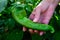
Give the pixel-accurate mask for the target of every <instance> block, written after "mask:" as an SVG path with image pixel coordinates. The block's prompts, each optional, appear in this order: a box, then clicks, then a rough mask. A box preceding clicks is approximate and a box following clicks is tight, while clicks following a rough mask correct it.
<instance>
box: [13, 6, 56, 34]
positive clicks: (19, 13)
mask: <svg viewBox="0 0 60 40" xmlns="http://www.w3.org/2000/svg"><path fill="white" fill-rule="evenodd" d="M12 16H13V18H14V19H15V20H16V21H17V22H18V23H19V24H22V25H24V26H25V27H27V28H31V29H35V30H42V31H50V32H51V33H54V31H55V30H54V28H53V27H52V26H49V25H47V24H39V23H34V22H33V21H31V20H29V19H28V18H27V17H26V11H25V10H24V9H22V10H18V8H16V7H13V8H12Z"/></svg>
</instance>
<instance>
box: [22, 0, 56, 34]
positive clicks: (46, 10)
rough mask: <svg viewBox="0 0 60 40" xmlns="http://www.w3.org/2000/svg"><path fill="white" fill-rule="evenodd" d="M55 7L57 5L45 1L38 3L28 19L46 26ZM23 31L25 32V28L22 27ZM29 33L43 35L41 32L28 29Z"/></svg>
mask: <svg viewBox="0 0 60 40" xmlns="http://www.w3.org/2000/svg"><path fill="white" fill-rule="evenodd" d="M56 6H57V3H48V2H46V1H42V2H41V3H39V5H38V6H37V7H36V8H35V9H34V10H33V12H32V13H31V15H30V17H29V18H30V19H31V20H32V21H33V22H38V23H43V24H48V23H49V21H50V19H51V17H52V15H53V13H54V10H55V8H56ZM23 31H27V28H25V27H23ZM29 32H30V33H34V32H35V33H38V34H40V35H43V34H44V33H45V32H43V31H38V30H32V29H29Z"/></svg>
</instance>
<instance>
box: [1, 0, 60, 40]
mask: <svg viewBox="0 0 60 40" xmlns="http://www.w3.org/2000/svg"><path fill="white" fill-rule="evenodd" d="M40 1H41V0H0V40H22V39H23V36H25V35H28V34H29V33H27V32H26V33H27V34H25V33H24V32H23V31H22V30H21V29H22V27H23V25H21V24H19V23H18V22H17V21H16V20H15V19H14V18H13V16H12V12H11V11H12V10H11V9H12V6H16V7H18V8H17V9H18V11H21V10H22V9H24V10H25V11H24V13H25V12H26V14H25V15H26V17H27V18H28V17H29V15H30V14H31V12H32V10H33V8H34V7H36V6H37V5H38V4H39V2H40ZM16 4H18V5H16ZM16 15H17V14H16ZM25 15H23V16H25ZM49 25H50V26H52V27H54V29H55V33H54V34H51V33H50V32H49V31H48V32H46V34H45V35H43V36H39V35H38V34H36V33H35V34H33V35H30V36H31V37H32V40H35V39H37V40H42V39H48V40H52V38H53V39H55V40H60V38H59V37H60V36H59V35H60V34H59V33H60V5H58V6H57V8H56V10H55V12H54V15H53V17H52V19H51V20H50V23H49ZM24 34H25V35H24ZM28 36H29V35H28ZM31 37H30V38H31ZM27 38H28V37H27ZM27 38H26V40H27Z"/></svg>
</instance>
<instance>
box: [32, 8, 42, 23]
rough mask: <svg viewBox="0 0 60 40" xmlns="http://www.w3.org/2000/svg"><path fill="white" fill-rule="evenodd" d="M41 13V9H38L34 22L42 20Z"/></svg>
mask: <svg viewBox="0 0 60 40" xmlns="http://www.w3.org/2000/svg"><path fill="white" fill-rule="evenodd" d="M40 13H41V10H40V9H39V8H37V9H36V14H35V17H34V20H33V22H38V20H39V18H40Z"/></svg>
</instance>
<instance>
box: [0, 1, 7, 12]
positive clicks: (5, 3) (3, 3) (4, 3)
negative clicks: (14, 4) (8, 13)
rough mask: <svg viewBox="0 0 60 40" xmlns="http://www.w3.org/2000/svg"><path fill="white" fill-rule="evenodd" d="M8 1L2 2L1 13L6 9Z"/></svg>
mask: <svg viewBox="0 0 60 40" xmlns="http://www.w3.org/2000/svg"><path fill="white" fill-rule="evenodd" d="M6 5H7V0H0V13H1V12H2V11H3V10H4V9H5V7H6Z"/></svg>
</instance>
